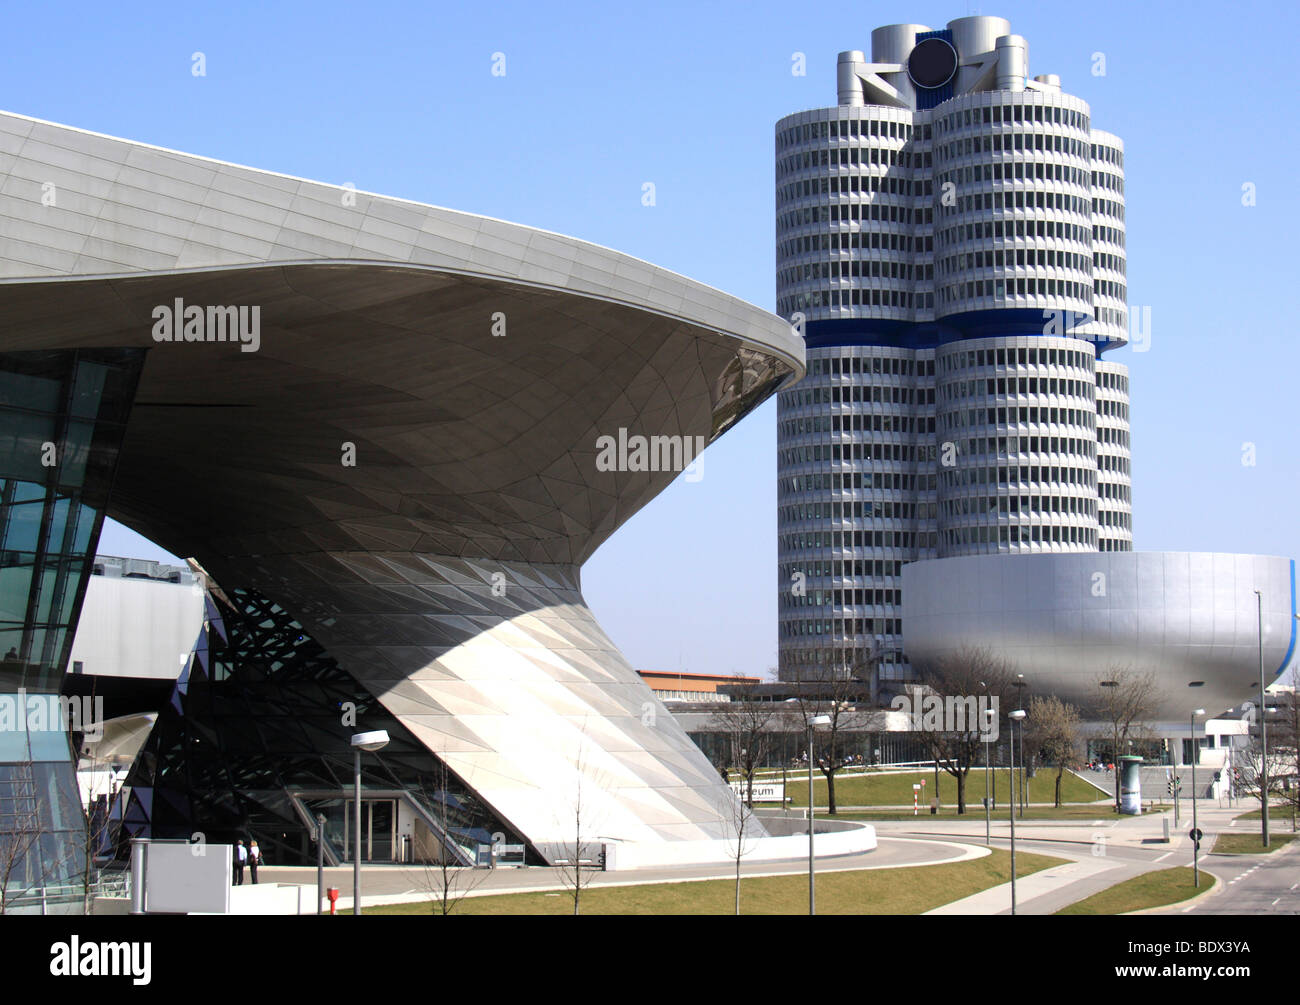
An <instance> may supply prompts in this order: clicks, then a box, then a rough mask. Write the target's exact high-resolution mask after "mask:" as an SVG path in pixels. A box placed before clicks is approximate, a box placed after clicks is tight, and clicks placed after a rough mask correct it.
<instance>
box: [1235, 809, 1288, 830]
mask: <svg viewBox="0 0 1300 1005" xmlns="http://www.w3.org/2000/svg"><path fill="white" fill-rule="evenodd" d="M1262 815H1263V814H1262V813H1261V812H1260V811H1259V810H1251V811H1250V812H1249V813H1241V814H1239V815H1238V816H1237V818H1236V819H1238V820H1258V819H1260V817H1261V816H1262ZM1292 819H1293V818H1292V816H1291V807H1290V806H1287V805H1286V804H1284V803H1279V804H1274V803H1269V804H1268V823H1269V828H1270V829H1272V826H1273V825H1274V824H1282V823H1284V824H1286V825H1287V826H1288V827H1290V826H1291V821H1292Z"/></svg>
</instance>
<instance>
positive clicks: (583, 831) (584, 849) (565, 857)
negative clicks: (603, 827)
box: [554, 737, 604, 915]
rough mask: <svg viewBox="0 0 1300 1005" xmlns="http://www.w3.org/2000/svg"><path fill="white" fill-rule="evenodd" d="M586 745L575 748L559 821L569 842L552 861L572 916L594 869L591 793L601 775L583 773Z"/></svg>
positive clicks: (595, 844) (597, 787) (595, 845)
mask: <svg viewBox="0 0 1300 1005" xmlns="http://www.w3.org/2000/svg"><path fill="white" fill-rule="evenodd" d="M586 751H587V745H586V739H585V737H584V739H583V742H582V745H581V746H580V747H579V748H578V757H577V760H576V761H575V762H574V767H575V769H576V771H575V773H574V792H573V800H572V802H571V803H570V805H569V812H568V813H567V814H566V815H565V817H564V819H563V820H562V821H561V826H562V827H563V828H565V829H567V830H568V832H569V833H570V834H572V835H573V840H572V841H565V842H563V843H562V844H561V847H560V854H559V857H557V859H556V860H555V862H554V865H555V867H556V871H557V872H558V874H559V877H560V882H561V883H563V884H564V886H565V888H566V889H567V890H569V892H570V893H571V894H572V895H573V913H574V914H575V915H576V914H578V913H579V909H580V906H581V901H582V891H583V890H585V889H586V888H587V887H588V886H590V885H591V881H592V879H594V878H595V873H596V871H597V866H598V856H599V854H600V843H599V842H598V841H596V840H595V839H593V838H592V836H591V834H592V830H593V828H594V827H595V826H596V822H595V813H594V807H593V800H592V798H591V794H590V793H591V790H593V789H594V790H597V791H599V790H600V789H602V788H603V787H604V785H603V778H604V776H603V775H602V774H600V773H595V774H591V775H590V776H589V773H588V770H587V763H586V761H587V757H586Z"/></svg>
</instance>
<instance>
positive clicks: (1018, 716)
mask: <svg viewBox="0 0 1300 1005" xmlns="http://www.w3.org/2000/svg"><path fill="white" fill-rule="evenodd" d="M1009 718H1010V719H1011V721H1012V727H1011V729H1012V735H1011V736H1010V737H1008V739H1007V747H1008V748H1009V749H1010V751H1011V785H1012V791H1011V813H1010V817H1011V913H1012V914H1015V913H1016V793H1015V780H1016V737H1015V725H1014V724H1015V723H1017V722H1018V723H1020V731H1021V733H1023V732H1024V730H1025V710H1024V709H1023V708H1018V709H1016V710H1015V711H1014V712H1012V713H1011V715H1010V716H1009Z"/></svg>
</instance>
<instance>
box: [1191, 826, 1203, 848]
mask: <svg viewBox="0 0 1300 1005" xmlns="http://www.w3.org/2000/svg"><path fill="white" fill-rule="evenodd" d="M1187 836H1188V837H1189V838H1191V839H1192V840H1193V841H1195V842H1196V843H1197V844H1200V843H1201V838H1203V837H1204V836H1205V835H1204V834H1202V833H1201V828H1199V827H1193V828H1192V829H1191V830H1190V831H1188V832H1187Z"/></svg>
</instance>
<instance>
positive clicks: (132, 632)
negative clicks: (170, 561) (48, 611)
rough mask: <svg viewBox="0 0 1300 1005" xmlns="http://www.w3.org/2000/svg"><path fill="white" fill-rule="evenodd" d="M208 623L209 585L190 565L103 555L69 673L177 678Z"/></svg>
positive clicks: (96, 563)
mask: <svg viewBox="0 0 1300 1005" xmlns="http://www.w3.org/2000/svg"><path fill="white" fill-rule="evenodd" d="M202 626H203V587H202V585H201V584H200V583H199V582H198V581H197V579H196V577H195V575H194V573H193V572H192V571H191V570H190V569H189V567H188V566H181V565H165V564H163V563H160V562H149V561H144V560H142V559H138V558H115V557H112V556H108V555H97V556H95V561H94V565H93V567H92V574H91V576H90V577H89V579H87V581H86V599H85V601H84V602H83V603H82V608H81V617H80V619H79V620H78V621H77V631H76V634H75V636H74V637H73V641H72V656H71V663H70V665H69V671H70V672H71V673H74V674H75V673H86V674H97V675H100V676H113V677H157V678H168V679H171V680H175V679H176V677H177V675H179V674H180V672H181V668H182V667H183V666H184V665H185V661H186V660H187V659H188V658H189V655H190V652H191V651H192V650H193V648H194V640H195V639H196V638H198V634H199V629H200V628H201V627H202Z"/></svg>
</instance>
